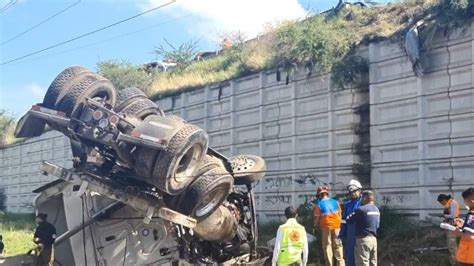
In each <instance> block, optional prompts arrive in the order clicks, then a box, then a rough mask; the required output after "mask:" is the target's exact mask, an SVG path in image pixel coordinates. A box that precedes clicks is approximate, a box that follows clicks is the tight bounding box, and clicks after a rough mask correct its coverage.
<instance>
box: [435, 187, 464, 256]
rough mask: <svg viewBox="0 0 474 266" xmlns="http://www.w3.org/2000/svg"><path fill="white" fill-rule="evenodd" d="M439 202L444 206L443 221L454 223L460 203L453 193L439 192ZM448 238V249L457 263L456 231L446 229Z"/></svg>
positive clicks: (457, 216)
mask: <svg viewBox="0 0 474 266" xmlns="http://www.w3.org/2000/svg"><path fill="white" fill-rule="evenodd" d="M438 202H439V203H440V204H441V205H442V206H443V218H444V220H443V222H444V223H449V224H450V225H454V220H455V219H457V218H459V214H460V212H459V203H457V202H456V201H455V200H454V199H453V198H452V197H451V195H446V194H439V195H438ZM446 240H447V243H448V251H449V255H450V256H451V262H452V263H453V264H456V253H457V245H458V243H457V235H456V233H455V232H451V231H446Z"/></svg>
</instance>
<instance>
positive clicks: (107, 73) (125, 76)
mask: <svg viewBox="0 0 474 266" xmlns="http://www.w3.org/2000/svg"><path fill="white" fill-rule="evenodd" d="M97 71H98V73H99V74H100V75H102V76H104V77H105V78H107V79H109V80H110V81H111V82H112V83H113V84H114V85H115V87H116V88H117V89H119V90H122V89H124V88H127V87H137V88H139V89H141V90H144V91H146V90H147V89H148V88H149V87H150V85H151V84H152V82H153V79H154V74H148V73H146V72H145V71H142V70H140V69H139V67H138V66H136V65H134V64H132V63H130V62H127V61H117V60H108V61H102V62H99V63H97Z"/></svg>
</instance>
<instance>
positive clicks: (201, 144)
mask: <svg viewBox="0 0 474 266" xmlns="http://www.w3.org/2000/svg"><path fill="white" fill-rule="evenodd" d="M207 145H208V136H207V134H206V132H205V131H204V130H202V129H200V128H199V127H197V126H195V125H191V124H185V125H184V126H183V127H182V128H181V129H180V130H179V131H178V132H177V133H176V134H175V135H174V136H173V137H172V138H171V140H170V141H169V143H168V147H167V148H166V150H164V151H162V152H160V156H158V157H157V158H156V163H155V168H154V170H153V184H155V185H156V186H157V187H158V188H159V189H161V190H162V191H163V192H166V193H168V194H170V195H176V194H179V193H180V192H181V191H183V190H184V189H185V188H186V187H187V186H188V185H189V184H190V183H191V182H192V181H193V180H194V178H195V177H194V175H195V174H196V172H197V170H198V169H199V165H200V163H201V160H202V159H203V158H204V155H205V154H206V151H207Z"/></svg>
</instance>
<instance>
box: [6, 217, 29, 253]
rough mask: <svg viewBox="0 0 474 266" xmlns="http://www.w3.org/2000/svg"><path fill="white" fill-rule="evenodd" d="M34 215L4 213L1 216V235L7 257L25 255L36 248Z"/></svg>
mask: <svg viewBox="0 0 474 266" xmlns="http://www.w3.org/2000/svg"><path fill="white" fill-rule="evenodd" d="M34 229H35V221H34V214H13V213H2V214H1V215H0V234H2V236H3V243H4V244H5V256H7V257H12V256H16V255H23V254H25V253H26V252H28V250H30V249H32V248H34V247H35V244H34V243H33V241H32V240H33V234H34Z"/></svg>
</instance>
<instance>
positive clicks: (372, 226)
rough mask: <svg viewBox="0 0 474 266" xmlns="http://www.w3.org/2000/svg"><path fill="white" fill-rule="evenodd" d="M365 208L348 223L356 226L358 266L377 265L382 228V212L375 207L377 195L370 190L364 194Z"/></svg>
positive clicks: (353, 215)
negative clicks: (379, 237) (380, 230)
mask: <svg viewBox="0 0 474 266" xmlns="http://www.w3.org/2000/svg"><path fill="white" fill-rule="evenodd" d="M362 201H363V204H364V205H363V206H361V207H360V208H359V209H357V210H356V211H355V212H354V213H352V214H350V215H349V217H348V219H347V222H348V223H349V224H355V229H356V238H357V239H356V253H355V254H356V265H357V266H366V265H367V266H368V265H370V266H376V265H377V231H378V229H379V226H380V211H379V209H378V208H377V206H375V194H374V192H372V191H370V190H366V191H364V192H362Z"/></svg>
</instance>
